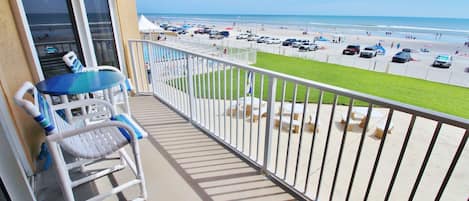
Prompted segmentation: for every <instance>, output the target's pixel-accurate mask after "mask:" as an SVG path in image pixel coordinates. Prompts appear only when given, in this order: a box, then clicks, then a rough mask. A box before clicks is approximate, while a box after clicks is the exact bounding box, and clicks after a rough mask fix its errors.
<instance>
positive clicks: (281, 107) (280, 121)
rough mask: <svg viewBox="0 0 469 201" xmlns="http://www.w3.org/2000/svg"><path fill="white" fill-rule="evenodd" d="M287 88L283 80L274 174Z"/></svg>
mask: <svg viewBox="0 0 469 201" xmlns="http://www.w3.org/2000/svg"><path fill="white" fill-rule="evenodd" d="M286 88H287V81H286V80H283V84H282V101H281V103H280V118H279V126H278V135H277V149H276V150H275V152H276V153H275V169H274V172H275V174H277V169H278V151H279V149H280V134H281V132H282V126H283V125H282V118H283V114H282V113H283V103H284V102H285V91H286Z"/></svg>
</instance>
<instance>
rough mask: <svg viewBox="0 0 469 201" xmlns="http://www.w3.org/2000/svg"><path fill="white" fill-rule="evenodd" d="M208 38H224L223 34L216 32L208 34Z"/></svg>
mask: <svg viewBox="0 0 469 201" xmlns="http://www.w3.org/2000/svg"><path fill="white" fill-rule="evenodd" d="M208 38H209V39H223V38H225V36H224V35H222V34H220V33H218V32H217V33H213V34H210V35H208Z"/></svg>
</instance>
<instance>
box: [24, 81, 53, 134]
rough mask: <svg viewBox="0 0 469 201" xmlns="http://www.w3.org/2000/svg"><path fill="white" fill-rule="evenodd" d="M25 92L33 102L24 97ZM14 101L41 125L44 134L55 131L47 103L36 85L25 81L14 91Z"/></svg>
mask: <svg viewBox="0 0 469 201" xmlns="http://www.w3.org/2000/svg"><path fill="white" fill-rule="evenodd" d="M27 93H29V94H30V95H31V96H32V97H33V99H34V103H32V102H31V101H29V100H28V99H25V95H26V94H27ZM15 103H16V104H17V105H18V106H20V107H21V108H23V109H24V110H25V111H26V112H27V113H28V114H29V115H31V116H32V117H33V118H34V120H36V121H37V122H38V123H39V124H40V125H41V126H42V128H43V129H44V130H45V131H46V135H49V134H53V133H55V132H57V129H56V127H55V124H54V117H53V116H52V111H51V108H50V106H49V103H47V101H46V99H45V98H44V97H43V96H42V95H41V94H39V92H38V91H37V89H36V87H35V86H34V85H33V84H32V83H31V82H25V83H24V84H23V86H21V88H20V89H19V90H18V91H17V92H16V94H15Z"/></svg>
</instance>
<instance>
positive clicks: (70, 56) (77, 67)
mask: <svg viewBox="0 0 469 201" xmlns="http://www.w3.org/2000/svg"><path fill="white" fill-rule="evenodd" d="M62 59H63V60H64V62H65V64H67V66H68V67H69V68H70V70H72V72H73V73H79V72H83V71H85V67H84V66H83V64H81V62H80V60H79V59H78V57H77V55H76V54H75V52H73V51H70V52H69V53H67V54H65V55H64V56H63V57H62Z"/></svg>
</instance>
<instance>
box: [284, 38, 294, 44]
mask: <svg viewBox="0 0 469 201" xmlns="http://www.w3.org/2000/svg"><path fill="white" fill-rule="evenodd" d="M294 42H296V39H294V38H289V39H287V40H285V41H283V42H282V45H283V46H291V45H292V44H293V43H294Z"/></svg>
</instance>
